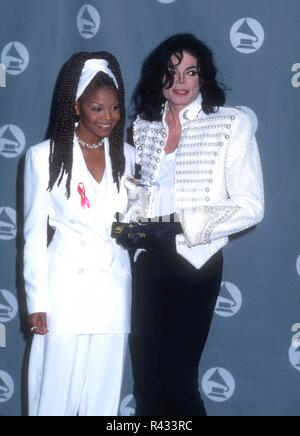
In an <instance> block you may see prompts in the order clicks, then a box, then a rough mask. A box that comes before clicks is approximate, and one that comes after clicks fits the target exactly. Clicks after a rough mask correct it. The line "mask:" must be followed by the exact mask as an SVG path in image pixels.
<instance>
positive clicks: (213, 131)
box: [134, 95, 264, 269]
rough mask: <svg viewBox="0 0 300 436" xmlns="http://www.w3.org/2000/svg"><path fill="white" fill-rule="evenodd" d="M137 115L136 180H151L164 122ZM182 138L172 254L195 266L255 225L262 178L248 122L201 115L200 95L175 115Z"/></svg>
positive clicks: (224, 113)
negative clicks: (138, 174) (176, 232)
mask: <svg viewBox="0 0 300 436" xmlns="http://www.w3.org/2000/svg"><path fill="white" fill-rule="evenodd" d="M166 110H167V105H166V108H165V112H164V115H163V117H162V120H163V121H162V122H148V121H145V120H143V119H141V118H140V117H138V118H137V119H136V121H135V123H134V142H135V145H136V148H137V163H138V164H140V165H141V178H142V181H144V182H146V183H151V181H154V180H155V178H156V175H157V172H158V171H159V164H160V156H161V153H162V150H163V148H164V146H165V144H166V140H167V137H168V127H167V125H166V123H165V121H164V120H165V114H166ZM180 122H181V127H182V134H181V138H180V143H179V147H178V150H177V152H176V162H175V212H177V214H178V217H179V219H180V222H181V224H182V227H183V230H184V234H182V235H178V236H177V237H176V246H177V252H178V253H179V254H180V255H182V256H183V257H184V258H185V259H187V260H188V261H189V262H190V263H191V264H193V265H194V266H195V267H196V268H198V269H200V268H201V266H203V265H204V264H205V263H206V262H207V260H208V259H209V258H210V257H211V256H212V255H213V254H215V253H216V252H217V251H218V250H220V249H221V248H222V247H224V246H225V245H226V244H227V242H228V236H229V235H231V234H234V233H238V232H240V231H242V230H245V229H247V228H249V227H252V226H254V225H255V224H257V223H258V222H260V221H261V220H262V218H263V215H264V193H263V178H262V170H261V164H260V158H259V152H258V148H257V143H256V139H255V135H254V129H253V125H252V122H251V120H250V118H249V117H248V115H246V113H245V112H243V111H242V110H240V109H237V108H233V107H220V108H219V109H218V111H217V112H215V113H212V114H209V115H206V114H205V113H204V112H203V110H202V97H201V95H199V97H198V98H197V99H196V100H195V101H194V102H193V103H191V104H190V105H189V106H187V107H186V108H185V109H184V110H182V111H181V112H180Z"/></svg>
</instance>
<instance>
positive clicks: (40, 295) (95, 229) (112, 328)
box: [24, 138, 135, 335]
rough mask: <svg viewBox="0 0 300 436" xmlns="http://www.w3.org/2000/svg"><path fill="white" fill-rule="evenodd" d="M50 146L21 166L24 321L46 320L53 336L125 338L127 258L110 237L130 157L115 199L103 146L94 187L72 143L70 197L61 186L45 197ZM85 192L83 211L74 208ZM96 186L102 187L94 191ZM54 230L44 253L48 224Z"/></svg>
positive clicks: (122, 206) (123, 200)
mask: <svg viewBox="0 0 300 436" xmlns="http://www.w3.org/2000/svg"><path fill="white" fill-rule="evenodd" d="M49 151H50V141H45V142H43V143H41V144H39V145H36V146H34V147H31V148H30V149H29V150H28V152H27V156H26V165H25V180H24V181H25V199H24V212H25V226H24V235H25V248H24V278H25V290H26V297H27V306H28V312H29V314H32V313H35V312H46V313H47V315H48V329H49V332H50V333H51V334H53V335H72V334H102V333H109V334H125V333H128V332H129V331H130V310H131V272H130V262H129V256H128V253H127V251H126V250H124V249H123V248H121V247H120V246H118V245H117V244H116V243H115V241H114V240H113V239H111V237H110V232H111V225H112V222H113V221H114V220H115V213H116V212H121V213H125V212H126V210H127V193H126V189H125V187H124V183H123V182H124V177H125V175H131V174H132V173H133V170H134V164H135V162H134V149H133V147H131V146H129V145H128V144H125V157H126V170H125V175H124V177H123V179H122V182H121V188H120V192H119V193H118V190H117V187H116V184H114V183H113V178H112V170H111V160H110V156H109V143H108V140H107V139H106V140H105V159H106V169H105V173H104V176H103V180H102V182H101V184H97V182H96V181H95V180H94V179H93V177H92V175H91V174H90V173H89V171H88V169H87V166H86V163H85V160H84V157H83V154H82V151H81V148H80V146H79V144H78V142H77V140H76V138H74V152H73V170H72V181H71V196H70V198H69V199H67V197H66V187H65V178H64V179H63V181H62V183H61V185H60V186H59V187H58V186H57V185H56V186H55V187H54V189H53V190H52V191H51V192H49V191H48V190H47V187H48V183H49ZM79 185H80V186H81V188H82V187H84V189H85V192H86V197H87V198H88V200H89V202H90V208H87V207H85V208H84V207H83V206H82V204H81V199H82V196H81V195H80V193H79V192H78V186H79ZM101 185H102V186H101ZM48 218H49V224H50V226H51V227H52V228H53V229H54V230H55V234H54V237H53V239H52V241H51V243H50V245H49V246H48V247H47V220H48Z"/></svg>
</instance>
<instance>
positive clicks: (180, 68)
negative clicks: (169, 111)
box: [163, 51, 200, 111]
mask: <svg viewBox="0 0 300 436" xmlns="http://www.w3.org/2000/svg"><path fill="white" fill-rule="evenodd" d="M171 62H172V64H173V71H174V73H173V74H174V83H173V85H172V87H171V88H169V89H167V88H164V89H163V95H164V97H165V98H166V100H167V101H168V102H169V104H170V105H171V106H175V107H176V110H178V111H180V110H181V109H183V108H184V107H186V106H188V105H189V104H190V103H192V102H193V101H194V100H195V99H196V98H197V97H198V95H199V92H200V79H199V75H198V62H197V59H196V58H195V57H194V56H192V55H191V54H189V53H187V52H186V51H184V52H183V58H182V61H181V63H180V64H178V59H177V57H176V56H175V55H173V56H172V57H171Z"/></svg>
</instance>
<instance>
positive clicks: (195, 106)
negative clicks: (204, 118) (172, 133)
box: [162, 94, 203, 125]
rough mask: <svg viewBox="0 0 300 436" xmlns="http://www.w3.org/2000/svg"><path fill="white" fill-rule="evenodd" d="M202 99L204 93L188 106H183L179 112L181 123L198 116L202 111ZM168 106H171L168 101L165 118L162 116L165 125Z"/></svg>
mask: <svg viewBox="0 0 300 436" xmlns="http://www.w3.org/2000/svg"><path fill="white" fill-rule="evenodd" d="M202 101H203V99H202V95H201V94H199V95H198V97H197V98H196V99H195V100H194V101H193V102H192V103H190V104H189V105H188V106H186V107H185V108H183V109H182V110H181V111H180V112H179V119H180V122H181V124H182V123H183V122H184V121H187V120H190V121H192V120H194V119H195V118H197V115H198V114H199V112H201V111H202ZM168 107H169V104H168V102H166V104H165V108H164V112H163V118H162V120H163V124H164V125H165V119H166V114H167V111H168Z"/></svg>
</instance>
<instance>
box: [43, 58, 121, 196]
mask: <svg viewBox="0 0 300 436" xmlns="http://www.w3.org/2000/svg"><path fill="white" fill-rule="evenodd" d="M89 59H104V60H106V61H107V62H108V67H109V69H110V70H111V71H112V73H113V74H114V76H115V77H116V80H117V83H118V89H117V94H118V99H119V106H120V121H119V122H118V124H117V125H116V127H115V128H114V129H113V131H112V133H111V135H110V138H109V153H110V158H111V163H112V173H113V180H114V182H115V183H116V184H117V188H118V190H119V189H120V179H121V177H122V176H123V174H124V171H125V156H124V145H123V144H124V128H125V121H126V111H125V90H124V83H123V79H122V74H121V69H120V65H119V63H118V61H117V60H116V58H115V57H114V56H113V55H112V54H111V53H108V52H105V51H101V52H97V53H88V52H78V53H75V54H74V55H73V56H72V57H71V58H70V59H69V60H68V61H67V62H66V63H65V64H64V66H63V68H62V71H61V74H60V80H59V83H58V87H57V97H56V104H55V108H54V112H53V117H52V120H51V123H50V126H49V128H48V136H49V137H50V156H49V174H50V178H49V186H48V190H49V191H51V190H52V189H53V187H54V185H55V184H56V183H57V185H58V186H60V184H61V182H62V180H63V178H64V176H67V181H66V190H67V198H70V195H71V179H72V167H73V140H74V132H75V123H76V121H78V120H77V115H76V112H75V100H76V92H77V87H78V83H79V79H80V76H81V72H82V69H83V67H84V64H85V62H86V61H87V60H89ZM94 83H95V81H94ZM96 83H97V82H96ZM112 86H114V85H113V82H112ZM114 87H115V86H114Z"/></svg>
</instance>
